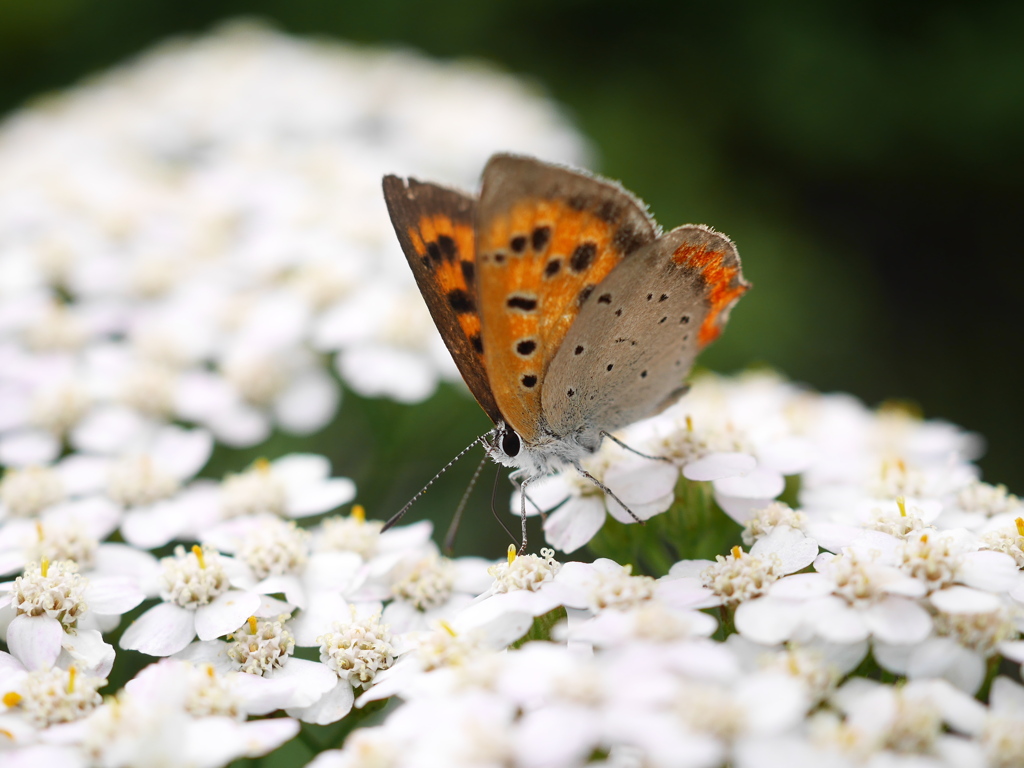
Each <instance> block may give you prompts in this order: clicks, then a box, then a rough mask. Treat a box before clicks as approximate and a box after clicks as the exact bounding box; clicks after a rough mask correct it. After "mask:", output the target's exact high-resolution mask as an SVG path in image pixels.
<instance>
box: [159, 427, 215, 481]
mask: <svg viewBox="0 0 1024 768" xmlns="http://www.w3.org/2000/svg"><path fill="white" fill-rule="evenodd" d="M212 452H213V435H211V434H210V433H209V432H208V431H207V430H205V429H182V428H181V427H176V426H167V427H164V428H163V429H161V430H160V432H159V434H158V435H157V436H156V439H155V440H154V442H153V447H152V449H150V455H151V456H152V457H153V460H154V461H155V462H157V466H159V467H160V468H161V469H162V470H164V471H166V472H168V473H170V474H171V475H173V476H174V477H176V478H177V479H179V480H187V479H188V478H190V477H192V476H193V475H195V474H196V473H197V472H199V470H200V469H202V468H203V467H204V466H205V465H206V462H207V461H209V459H210V454H211V453H212Z"/></svg>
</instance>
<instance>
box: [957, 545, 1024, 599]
mask: <svg viewBox="0 0 1024 768" xmlns="http://www.w3.org/2000/svg"><path fill="white" fill-rule="evenodd" d="M1019 576H1020V569H1018V568H1017V564H1016V563H1015V562H1014V561H1013V558H1012V557H1010V556H1009V555H1007V554H1004V553H1003V552H989V551H986V550H983V551H979V552H968V553H967V554H966V555H964V558H963V561H962V562H961V564H960V579H959V580H960V581H962V582H963V583H964V584H966V585H967V586H969V587H976V588H977V589H984V590H986V591H988V592H1006V591H1008V590H1010V589H1012V588H1013V587H1014V585H1015V584H1016V583H1017V579H1018V578H1019Z"/></svg>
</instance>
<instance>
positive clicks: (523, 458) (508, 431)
mask: <svg viewBox="0 0 1024 768" xmlns="http://www.w3.org/2000/svg"><path fill="white" fill-rule="evenodd" d="M592 437H593V438H594V439H591V440H581V439H580V436H579V435H572V436H569V437H561V438H559V437H555V436H554V435H548V434H543V433H542V434H541V435H540V438H539V439H538V440H536V441H533V442H530V441H528V440H526V439H524V438H523V437H522V436H521V435H520V434H519V433H518V432H516V431H515V429H513V428H512V427H511V426H509V425H508V424H507V423H506V422H504V421H499V422H498V423H497V425H496V426H495V427H494V429H493V430H491V431H490V432H489V433H487V435H485V436H484V439H483V444H484V447H485V448H486V450H487V455H488V456H490V457H491V458H492V459H493V460H494V461H495V462H497V463H498V464H501V465H502V466H505V467H513V468H514V469H516V470H518V473H519V475H520V476H526V477H542V476H543V475H548V474H551V473H552V472H557V471H558V470H560V469H562V468H563V467H565V466H568V465H573V464H576V463H578V462H579V461H580V459H582V458H584V457H585V456H587V455H589V454H591V453H593V452H594V451H596V450H597V448H598V447H599V446H600V444H601V439H600V437H599V436H596V435H594V436H592Z"/></svg>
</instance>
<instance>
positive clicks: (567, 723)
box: [512, 705, 601, 768]
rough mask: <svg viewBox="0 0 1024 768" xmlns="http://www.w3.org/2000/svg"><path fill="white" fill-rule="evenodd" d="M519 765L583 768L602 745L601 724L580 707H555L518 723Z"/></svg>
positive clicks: (515, 741) (516, 742) (514, 741)
mask: <svg viewBox="0 0 1024 768" xmlns="http://www.w3.org/2000/svg"><path fill="white" fill-rule="evenodd" d="M517 726H518V727H517V729H516V731H515V734H516V736H515V739H514V740H513V742H512V744H513V746H514V749H515V752H516V756H515V760H514V762H515V764H517V765H521V766H523V767H524V768H557V767H558V766H564V765H581V764H583V763H584V762H585V758H586V757H587V755H589V754H590V753H591V752H593V751H594V749H595V748H596V747H597V746H598V744H599V743H600V741H601V728H600V722H599V721H598V719H597V718H596V717H594V715H593V713H592V712H591V711H590V710H588V709H586V708H584V707H580V706H566V705H561V706H558V705H552V706H549V707H547V708H545V709H543V710H540V711H533V712H527V713H526V714H525V715H523V717H522V718H521V719H520V721H519V722H518V723H517Z"/></svg>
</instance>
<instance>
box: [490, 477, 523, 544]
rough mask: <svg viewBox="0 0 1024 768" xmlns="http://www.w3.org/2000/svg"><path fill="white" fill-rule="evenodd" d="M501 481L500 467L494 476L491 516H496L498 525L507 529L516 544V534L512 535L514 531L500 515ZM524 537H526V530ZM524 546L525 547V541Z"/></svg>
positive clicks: (506, 531)
mask: <svg viewBox="0 0 1024 768" xmlns="http://www.w3.org/2000/svg"><path fill="white" fill-rule="evenodd" d="M500 479H501V468H500V467H499V468H498V471H497V472H496V473H495V475H494V487H492V488H491V514H492V515H494V519H495V520H497V521H498V525H500V526H501V527H502V528H504V529H505V533H507V534H508V537H509V538H510V539H512V543H513V544H514V543H515V541H516V537H515V534H514V533H512V531H510V530H509V527H508V526H507V525H505V521H504V520H502V519H501V516H500V515H499V514H498V505H497V500H498V480H500ZM524 537H525V529H524ZM523 546H525V541H524V544H523Z"/></svg>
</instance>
